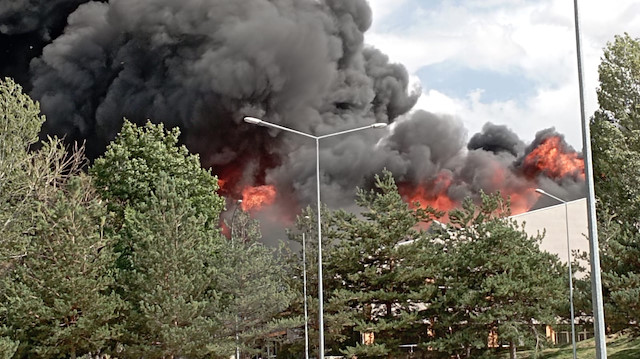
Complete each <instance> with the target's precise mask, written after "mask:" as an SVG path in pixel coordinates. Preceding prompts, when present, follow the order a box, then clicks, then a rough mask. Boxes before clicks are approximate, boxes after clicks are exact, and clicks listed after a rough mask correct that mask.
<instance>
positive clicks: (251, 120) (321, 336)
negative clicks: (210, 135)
mask: <svg viewBox="0 0 640 359" xmlns="http://www.w3.org/2000/svg"><path fill="white" fill-rule="evenodd" d="M244 122H246V123H250V124H252V125H258V126H268V127H273V128H277V129H280V130H283V131H286V132H292V133H295V134H298V135H301V136H304V137H308V138H313V139H314V140H315V141H316V192H317V194H318V196H317V200H316V203H317V214H318V301H319V302H320V303H319V304H318V333H319V335H318V337H319V342H320V343H319V344H320V350H319V353H318V354H319V357H320V359H324V309H323V304H324V293H323V289H322V218H321V215H320V140H321V139H323V138H328V137H333V136H338V135H344V134H347V133H352V132H356V131H361V130H366V129H369V128H384V127H386V126H387V124H386V123H382V122H377V123H373V124H371V125H367V126H362V127H357V128H352V129H350V130H344V131H338V132H334V133H329V134H326V135H322V136H314V135H310V134H308V133H304V132H301V131H298V130H294V129H291V128H289V127H285V126H281V125H278V124H275V123H271V122H268V121H263V120H261V119H259V118H256V117H251V116H245V117H244Z"/></svg>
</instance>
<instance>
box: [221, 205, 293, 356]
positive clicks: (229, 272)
mask: <svg viewBox="0 0 640 359" xmlns="http://www.w3.org/2000/svg"><path fill="white" fill-rule="evenodd" d="M230 228H231V238H230V241H229V242H226V243H225V244H224V245H223V246H222V247H221V251H220V256H219V257H220V262H219V268H220V270H219V271H218V273H217V276H216V282H217V283H218V285H219V287H220V288H221V289H222V290H223V291H224V296H225V297H226V298H227V299H228V310H226V311H225V312H224V313H221V319H222V320H223V321H224V322H225V323H226V326H227V327H228V328H230V329H231V330H232V331H233V332H234V334H237V341H236V345H237V346H238V348H239V350H240V351H241V354H243V355H245V356H246V355H247V354H250V355H255V354H258V353H260V351H261V348H262V347H263V346H264V345H265V344H266V343H267V341H269V340H271V339H269V338H270V337H272V336H273V334H274V333H276V332H281V331H283V330H286V329H289V328H292V327H295V326H297V325H299V320H296V319H295V318H285V317H284V316H283V315H281V314H282V313H283V312H284V311H285V310H286V309H287V308H288V307H289V305H290V304H291V301H292V300H293V298H294V296H295V292H294V291H293V290H292V289H291V288H290V287H289V283H288V282H287V281H286V277H287V274H288V271H287V267H286V263H285V262H284V260H283V257H282V255H281V253H282V252H281V251H280V250H278V249H275V248H269V247H267V246H265V245H264V244H262V243H261V242H260V240H261V239H262V234H261V232H260V227H259V223H258V221H257V220H255V219H252V218H251V217H250V215H249V213H247V212H244V211H242V210H239V211H237V212H236V213H235V216H234V217H233V221H232V223H231V224H230ZM281 249H282V248H281ZM274 339H276V338H274Z"/></svg>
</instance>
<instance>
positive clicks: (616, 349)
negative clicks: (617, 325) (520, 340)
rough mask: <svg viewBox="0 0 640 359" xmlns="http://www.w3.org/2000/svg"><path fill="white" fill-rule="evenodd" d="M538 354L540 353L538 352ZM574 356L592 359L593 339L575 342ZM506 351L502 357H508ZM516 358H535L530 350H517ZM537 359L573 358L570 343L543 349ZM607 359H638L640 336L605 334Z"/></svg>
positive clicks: (639, 354)
mask: <svg viewBox="0 0 640 359" xmlns="http://www.w3.org/2000/svg"><path fill="white" fill-rule="evenodd" d="M539 354H540V353H539ZM576 356H577V357H578V359H593V358H595V357H596V350H595V341H594V339H593V338H592V339H588V340H583V341H580V342H578V343H577V344H576ZM508 357H509V354H508V353H507V354H506V355H504V356H503V357H502V358H508ZM517 357H518V359H533V358H535V356H534V352H533V351H532V350H529V351H523V352H518V354H517ZM537 358H538V359H573V348H572V346H571V344H568V345H563V346H560V347H558V348H551V349H545V350H543V351H542V353H541V355H539V356H538V357H537ZM607 358H608V359H638V358H640V338H631V337H629V336H628V335H627V334H613V335H608V336H607Z"/></svg>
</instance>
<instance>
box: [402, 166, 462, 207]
mask: <svg viewBox="0 0 640 359" xmlns="http://www.w3.org/2000/svg"><path fill="white" fill-rule="evenodd" d="M452 182H453V178H452V175H451V173H449V172H440V173H439V174H438V176H437V177H436V178H435V179H434V180H432V181H430V182H429V183H426V184H424V185H419V186H416V187H413V186H412V185H411V184H409V183H400V184H398V190H399V191H400V195H402V198H404V200H405V201H407V202H408V203H409V204H411V205H413V203H414V202H420V207H422V208H427V207H428V206H431V207H433V208H435V209H437V210H440V211H445V212H447V211H449V210H451V209H453V208H455V207H456V206H457V204H458V203H457V202H456V201H454V200H452V199H451V198H449V196H448V195H447V191H448V190H449V187H450V186H451V183H452Z"/></svg>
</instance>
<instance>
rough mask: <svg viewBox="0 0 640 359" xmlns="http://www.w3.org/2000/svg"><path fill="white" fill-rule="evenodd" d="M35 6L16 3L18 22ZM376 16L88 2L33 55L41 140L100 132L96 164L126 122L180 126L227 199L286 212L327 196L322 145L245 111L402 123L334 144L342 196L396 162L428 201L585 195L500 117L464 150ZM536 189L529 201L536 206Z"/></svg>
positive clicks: (278, 119)
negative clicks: (381, 46)
mask: <svg viewBox="0 0 640 359" xmlns="http://www.w3.org/2000/svg"><path fill="white" fill-rule="evenodd" d="M69 3H71V2H69ZM79 3H80V1H76V2H74V4H75V5H77V4H79ZM69 8H71V6H67V7H65V9H69ZM25 11H27V10H25V9H22V8H19V7H16V8H15V9H14V10H13V14H14V15H12V16H14V17H15V16H17V15H15V14H17V13H20V12H23V13H24V14H26V12H25ZM30 11H31V10H30ZM32 12H33V11H32ZM36 12H37V14H35V15H33V16H35V17H37V16H40V18H38V19H40V20H38V21H39V22H38V21H36V23H38V24H40V25H38V26H40V27H41V28H43V27H46V21H44V19H45V18H46V14H47V13H56V14H60V13H63V12H64V11H63V9H62V5H59V6H57V7H55V6H54V5H53V4H51V8H49V7H47V8H45V7H42V8H37V10H36ZM4 13H5V14H6V13H7V11H6V10H5V12H4ZM0 18H1V17H0ZM371 21H372V17H371V10H370V8H369V6H368V4H367V2H366V1H365V0H349V1H338V0H323V1H315V0H303V1H291V0H278V1H265V0H241V1H233V2H229V1H213V0H209V1H196V0H188V1H177V0H145V1H137V2H135V3H132V2H129V1H123V0H112V1H110V2H109V3H102V2H86V3H83V4H80V5H79V6H77V9H76V10H75V11H73V12H72V13H70V15H69V17H68V19H67V23H68V25H67V27H66V28H65V29H64V32H63V33H62V34H61V35H60V36H57V37H56V38H54V39H52V40H51V42H50V43H49V44H48V45H47V46H46V47H44V49H43V51H42V54H41V55H40V56H38V57H37V58H35V59H33V60H32V61H31V66H30V75H29V79H30V83H31V95H32V96H33V97H34V98H36V99H37V100H39V101H40V103H41V107H42V110H43V112H44V113H45V114H46V115H47V119H48V120H47V123H45V125H44V129H43V134H56V135H61V136H62V135H63V136H66V139H67V140H69V141H73V140H87V153H88V155H89V156H90V157H97V156H98V155H100V154H101V153H102V151H104V148H105V147H106V145H107V144H108V143H109V141H111V140H112V139H113V138H114V137H115V135H116V133H117V131H118V130H119V129H120V128H121V126H122V121H123V120H122V119H123V117H127V118H129V119H130V120H131V121H132V122H134V123H138V124H142V123H144V122H145V121H146V120H147V119H151V121H153V122H156V123H158V122H159V123H164V124H165V125H166V126H167V127H169V128H171V127H176V126H177V127H180V129H181V132H182V134H183V135H182V138H181V140H182V141H183V142H184V143H185V144H186V145H187V147H188V148H189V150H190V151H191V152H195V153H199V154H200V156H201V159H202V163H203V165H204V166H205V167H208V168H209V167H210V168H212V170H213V173H215V174H218V175H219V177H220V179H221V187H222V188H221V191H222V194H224V195H225V196H226V197H229V198H239V197H240V196H241V193H242V190H243V189H245V188H247V187H250V186H260V185H272V186H274V187H276V189H277V193H278V196H277V200H276V201H275V203H274V205H273V206H272V207H274V208H276V209H280V210H281V211H284V212H291V208H299V207H301V206H302V205H304V204H306V203H309V202H310V201H312V200H314V198H315V197H314V194H315V179H314V176H315V168H314V167H315V163H314V162H315V158H314V157H315V152H314V150H313V146H312V145H313V144H312V143H310V142H308V140H307V139H304V138H299V137H296V136H292V135H290V134H286V133H282V132H277V131H268V130H265V129H263V128H257V127H256V126H252V125H249V124H245V123H243V122H242V117H243V116H245V115H252V116H258V117H261V118H264V119H265V120H268V121H271V122H275V123H278V124H280V125H283V126H287V127H291V128H295V129H297V130H300V131H304V132H309V133H313V134H318V135H321V134H325V133H330V132H333V131H338V130H343V129H347V128H352V127H356V126H361V125H367V124H371V123H373V122H387V123H393V124H394V125H393V126H391V127H390V129H389V130H388V131H383V132H376V131H365V132H361V133H358V134H357V135H350V136H344V137H336V138H331V139H327V140H326V141H323V143H322V144H321V154H320V158H321V163H322V171H323V176H322V179H321V182H322V187H323V201H325V202H326V203H328V204H330V205H335V206H337V205H346V204H350V203H351V199H352V198H353V188H354V187H356V186H358V185H360V186H363V185H366V184H367V183H368V182H370V181H371V178H372V175H373V174H374V173H379V172H380V171H381V170H382V169H383V168H388V169H390V170H391V171H392V172H393V173H394V175H395V176H396V178H397V180H398V182H399V184H401V186H400V187H401V188H405V191H404V193H405V197H407V198H409V197H412V196H414V197H415V196H417V194H416V193H418V192H420V191H422V192H424V193H425V195H424V196H423V195H420V196H418V197H420V198H421V199H423V200H424V201H428V200H429V199H430V197H434V196H446V198H447V199H449V200H450V202H451V203H457V202H459V201H460V200H461V199H462V198H464V197H465V196H468V195H477V194H478V193H479V192H478V191H479V190H480V189H484V190H485V191H487V192H493V191H495V190H496V189H504V190H505V192H506V193H507V194H511V193H512V192H513V194H517V195H519V196H522V195H521V192H523V191H525V189H531V188H535V187H537V186H540V184H539V182H540V181H542V182H545V183H546V184H545V185H546V186H551V187H552V188H550V187H547V188H548V189H549V190H554V191H556V192H554V193H560V194H563V195H566V196H567V197H568V198H570V197H575V196H576V195H577V194H578V193H580V192H581V188H582V185H581V181H580V180H573V179H569V180H567V179H562V180H561V181H560V180H556V179H549V178H547V177H545V176H544V175H541V176H537V175H534V176H532V177H533V178H530V177H528V176H526V175H524V172H523V171H522V170H521V168H519V166H520V165H521V163H522V161H520V159H521V158H522V157H523V156H525V155H526V153H527V151H525V148H526V146H525V145H524V143H523V142H522V141H521V140H520V139H518V138H517V136H515V134H513V133H512V132H511V131H510V130H509V129H507V128H505V127H502V126H494V125H491V124H488V125H487V126H486V127H485V128H484V130H483V131H482V133H480V134H478V135H476V136H474V137H473V138H472V140H471V142H469V143H468V144H467V133H466V130H465V129H464V127H463V126H462V125H461V122H460V121H459V120H457V119H455V118H451V117H447V116H440V115H435V114H431V113H427V112H423V111H417V112H413V113H411V112H410V110H411V108H412V107H413V106H414V105H415V103H416V101H417V99H418V96H419V94H420V90H419V89H418V88H412V87H411V86H410V81H409V76H408V74H407V71H406V69H405V68H404V67H403V66H402V65H400V64H393V63H390V62H389V59H388V57H387V56H386V55H385V54H383V53H382V52H380V51H379V50H377V49H375V48H372V47H370V46H368V45H366V44H365V43H364V33H365V32H366V31H367V29H368V28H369V26H370V25H371ZM433 51H437V49H433ZM550 135H551V134H550ZM554 135H555V134H554ZM568 150H570V151H573V150H572V149H568ZM442 178H446V179H448V180H447V181H446V183H448V185H447V186H444V187H443V185H442V183H443V182H442V181H441V180H439V179H442ZM434 181H436V182H438V183H440V186H439V187H438V190H437V191H436V190H434V188H430V187H429V186H431V185H432V184H433V183H434ZM576 183H578V184H577V185H576ZM576 188H577V189H576ZM525 192H526V191H525ZM529 192H531V193H529V194H527V195H525V196H524V197H526V198H524V199H523V203H524V204H523V205H522V207H523V208H524V207H526V208H530V207H531V206H532V205H533V203H535V201H536V199H537V196H536V194H535V193H534V192H532V191H529ZM527 193H528V192H527ZM514 207H517V206H514ZM442 209H443V210H447V209H449V208H442ZM276 212H277V211H276Z"/></svg>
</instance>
